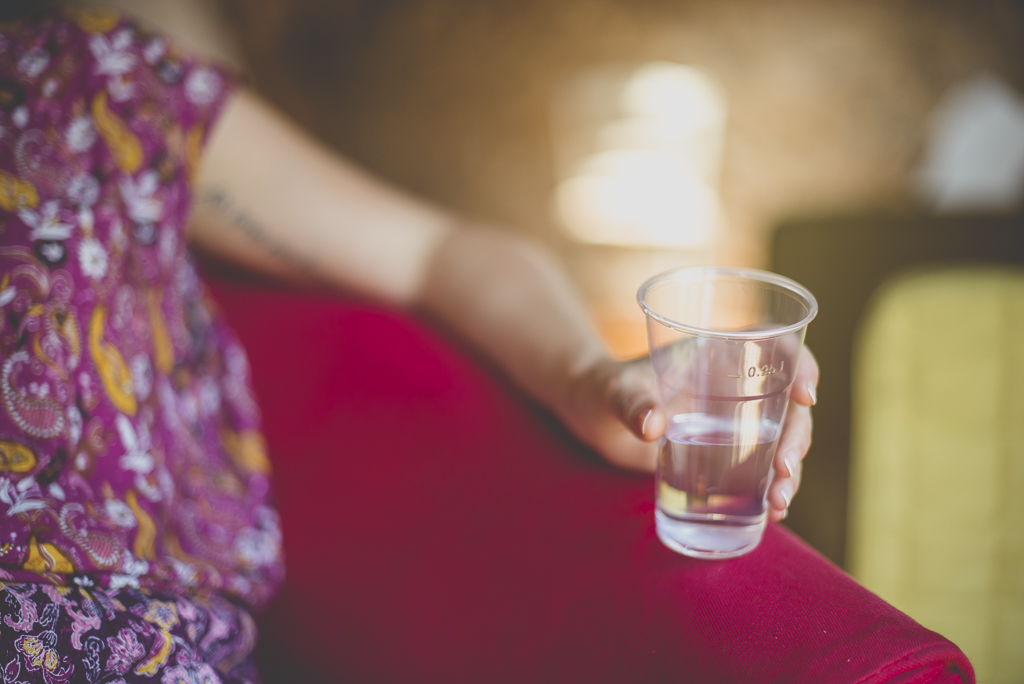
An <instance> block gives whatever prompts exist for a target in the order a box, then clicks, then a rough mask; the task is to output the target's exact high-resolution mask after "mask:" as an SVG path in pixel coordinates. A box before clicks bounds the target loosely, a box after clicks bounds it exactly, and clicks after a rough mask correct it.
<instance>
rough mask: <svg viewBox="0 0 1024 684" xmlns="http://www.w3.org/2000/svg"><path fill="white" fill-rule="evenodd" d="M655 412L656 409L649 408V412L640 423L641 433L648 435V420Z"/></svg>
mask: <svg viewBox="0 0 1024 684" xmlns="http://www.w3.org/2000/svg"><path fill="white" fill-rule="evenodd" d="M652 413H654V409H647V413H645V414H644V420H643V422H642V423H640V434H641V435H644V436H645V437H646V436H647V421H648V420H650V418H651V414H652Z"/></svg>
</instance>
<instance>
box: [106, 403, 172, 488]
mask: <svg viewBox="0 0 1024 684" xmlns="http://www.w3.org/2000/svg"><path fill="white" fill-rule="evenodd" d="M114 426H115V427H116V428H117V434H118V436H119V437H120V438H121V444H122V445H123V446H124V451H125V453H124V456H122V457H121V460H120V461H118V465H120V466H121V467H122V468H124V469H125V470H128V471H131V472H133V473H135V488H136V489H137V490H139V493H140V494H142V495H143V496H145V497H146V498H147V499H149V500H150V501H159V500H160V499H161V498H163V495H162V494H161V492H160V489H159V487H157V486H154V485H153V484H152V483H150V481H149V480H148V479H147V478H146V476H147V475H149V474H150V473H151V472H153V469H154V468H155V467H156V461H155V459H154V458H153V455H152V454H150V453H149V448H150V445H151V443H150V437H149V428H148V427H147V426H146V423H145V421H144V420H140V421H139V425H138V428H139V431H138V432H137V433H136V431H135V426H134V425H132V422H131V421H130V420H129V419H128V418H127V417H126V416H125V415H124V414H123V413H118V414H117V416H115V417H114Z"/></svg>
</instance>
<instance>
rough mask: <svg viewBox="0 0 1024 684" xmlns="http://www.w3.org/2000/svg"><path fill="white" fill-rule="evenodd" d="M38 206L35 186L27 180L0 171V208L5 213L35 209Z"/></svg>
mask: <svg viewBox="0 0 1024 684" xmlns="http://www.w3.org/2000/svg"><path fill="white" fill-rule="evenodd" d="M37 206H39V193H38V192H36V186H34V185H32V184H31V183H30V182H28V181H27V180H22V179H21V178H18V177H17V176H15V175H13V174H10V173H7V172H6V171H3V170H0V207H3V208H4V209H5V210H7V211H19V210H21V209H35V208H36V207H37Z"/></svg>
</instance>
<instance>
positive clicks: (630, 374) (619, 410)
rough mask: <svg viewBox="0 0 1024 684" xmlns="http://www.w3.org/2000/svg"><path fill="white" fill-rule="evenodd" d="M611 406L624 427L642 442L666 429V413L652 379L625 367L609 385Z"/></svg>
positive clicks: (651, 440)
mask: <svg viewBox="0 0 1024 684" xmlns="http://www.w3.org/2000/svg"><path fill="white" fill-rule="evenodd" d="M608 400H609V402H610V404H611V409H612V411H613V412H614V413H615V415H616V416H618V418H619V420H620V421H622V424H623V425H625V426H626V428H627V429H628V430H629V431H630V432H632V433H633V434H634V435H636V436H637V437H638V438H640V439H642V440H643V441H645V442H653V441H654V440H656V439H658V438H660V437H661V436H662V434H663V433H664V432H665V412H664V411H663V410H662V408H661V406H660V405H659V404H658V400H657V398H656V397H655V394H654V388H653V382H652V381H651V380H650V379H649V378H645V377H644V376H643V375H642V374H641V373H638V372H635V369H633V368H629V367H624V368H623V369H622V371H621V372H620V373H619V374H618V377H616V378H615V379H614V380H613V381H612V383H611V386H610V388H609V393H608Z"/></svg>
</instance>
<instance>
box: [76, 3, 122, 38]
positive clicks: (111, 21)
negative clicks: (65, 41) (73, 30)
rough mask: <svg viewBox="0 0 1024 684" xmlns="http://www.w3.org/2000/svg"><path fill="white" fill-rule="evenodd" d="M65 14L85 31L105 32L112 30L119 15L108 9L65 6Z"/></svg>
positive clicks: (118, 19)
mask: <svg viewBox="0 0 1024 684" xmlns="http://www.w3.org/2000/svg"><path fill="white" fill-rule="evenodd" d="M64 13H65V16H67V17H68V19H70V20H71V21H73V22H75V23H76V24H78V27H79V28H80V29H82V30H83V31H85V32H86V33H107V32H108V31H113V30H114V28H115V27H116V26H117V22H118V21H120V20H121V15H120V14H118V13H117V12H115V11H114V10H110V9H100V8H93V9H87V10H86V9H75V8H70V7H69V8H66V9H65V10H64Z"/></svg>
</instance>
